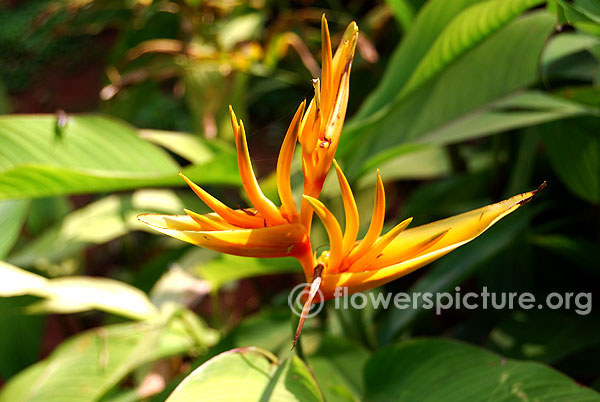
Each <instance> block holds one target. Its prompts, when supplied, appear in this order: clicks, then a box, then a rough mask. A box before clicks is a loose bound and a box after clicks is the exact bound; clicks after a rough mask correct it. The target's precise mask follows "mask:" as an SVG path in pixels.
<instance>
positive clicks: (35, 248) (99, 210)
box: [8, 190, 202, 270]
mask: <svg viewBox="0 0 600 402" xmlns="http://www.w3.org/2000/svg"><path fill="white" fill-rule="evenodd" d="M190 198H192V195H191V194H190ZM186 204H187V206H188V207H190V206H191V205H190V204H189V203H187V201H186V200H184V199H182V198H181V197H179V196H178V195H176V194H175V193H174V192H172V191H170V190H138V191H136V192H135V193H133V194H127V195H121V196H119V195H110V196H108V197H104V198H102V199H100V200H98V201H95V202H92V203H90V204H88V205H86V206H85V207H83V208H80V209H78V210H76V211H73V212H71V213H70V214H68V215H67V216H66V217H65V218H64V219H63V220H62V221H61V222H60V223H58V224H57V225H55V226H53V227H51V228H50V229H48V230H46V231H45V232H44V233H43V234H41V235H40V236H38V237H37V238H35V239H34V240H33V241H32V242H30V243H29V244H27V245H26V246H24V247H22V248H21V249H20V250H18V251H17V252H15V253H13V254H12V255H10V257H9V258H8V262H10V263H12V264H14V265H18V266H20V267H35V268H36V269H39V270H48V267H49V266H51V264H53V263H57V262H59V261H60V260H61V259H64V258H67V257H70V256H72V255H74V254H75V253H77V252H79V251H81V250H83V249H84V248H85V247H88V246H90V245H93V244H103V243H106V242H108V241H110V240H113V239H115V238H118V237H120V236H123V235H125V234H126V233H128V232H129V231H132V230H140V229H143V230H147V227H146V226H145V225H143V224H141V223H140V222H139V221H138V220H137V218H136V216H137V214H139V213H143V212H157V213H170V214H178V213H181V212H182V211H183V208H184V206H185V205H186ZM200 210H202V209H200Z"/></svg>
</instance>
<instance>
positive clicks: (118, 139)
mask: <svg viewBox="0 0 600 402" xmlns="http://www.w3.org/2000/svg"><path fill="white" fill-rule="evenodd" d="M232 161H233V162H235V160H234V159H232ZM234 166H235V165H234V164H231V165H230V164H227V163H225V164H217V165H215V166H214V167H213V168H211V169H204V170H202V166H193V167H190V168H188V169H183V171H184V172H185V173H186V175H188V176H189V177H190V178H192V179H193V180H194V181H196V182H199V183H215V182H219V183H224V184H227V183H232V184H235V183H237V182H239V179H238V178H237V171H235V170H234V169H233V168H234ZM179 170H182V169H181V168H180V167H179V166H178V165H177V164H176V163H175V162H174V161H173V160H172V159H171V158H170V157H169V156H168V155H167V153H166V152H165V151H163V150H162V149H160V148H158V147H156V146H154V145H152V144H150V143H148V142H146V141H144V140H142V139H141V138H140V137H139V136H138V135H137V134H136V132H135V130H134V129H133V128H132V127H130V126H128V125H126V124H124V123H122V122H120V121H118V120H115V119H112V118H107V117H101V116H92V115H81V116H68V117H67V118H66V119H65V120H64V121H61V122H60V124H58V123H57V117H56V116H49V115H36V116H23V115H13V116H1V117H0V199H6V198H25V197H44V196H51V195H62V194H79V193H86V192H102V191H115V190H124V189H132V188H137V187H144V186H178V185H182V182H181V179H180V178H179V177H178V176H177V172H178V171H179Z"/></svg>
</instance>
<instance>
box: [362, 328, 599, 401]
mask: <svg viewBox="0 0 600 402" xmlns="http://www.w3.org/2000/svg"><path fill="white" fill-rule="evenodd" d="M365 381H366V388H367V393H366V396H367V398H366V399H367V400H369V401H373V402H376V401H423V402H427V401H472V402H477V401H490V400H493V401H513V400H515V401H517V400H523V401H524V400H529V401H535V400H540V401H541V400H543V401H567V400H571V401H598V400H600V396H599V395H598V394H597V393H596V392H595V391H593V390H591V389H588V388H584V387H582V386H580V385H579V384H577V383H576V382H575V381H573V380H572V379H570V378H568V377H566V376H564V375H563V374H561V373H559V372H557V371H555V370H553V369H551V368H550V367H547V366H545V365H542V364H539V363H531V362H522V361H517V360H511V359H505V358H503V357H502V356H499V355H497V354H495V353H491V352H488V351H486V350H484V349H481V348H478V347H474V346H471V345H468V344H464V343H457V342H454V341H449V340H441V339H415V340H409V341H406V342H402V343H400V344H398V345H394V346H390V347H386V348H384V349H381V350H379V351H378V352H377V353H376V354H375V355H374V356H373V357H372V358H371V359H370V360H369V361H368V362H367V365H366V368H365Z"/></svg>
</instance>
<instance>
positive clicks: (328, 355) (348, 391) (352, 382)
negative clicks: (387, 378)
mask: <svg viewBox="0 0 600 402" xmlns="http://www.w3.org/2000/svg"><path fill="white" fill-rule="evenodd" d="M368 358H369V352H367V351H366V350H365V349H364V348H363V347H362V346H360V345H359V344H355V343H353V342H350V341H348V340H347V339H346V338H331V337H326V338H324V339H323V342H322V343H321V345H320V346H319V349H318V350H317V352H316V353H315V354H313V355H310V356H309V357H308V358H307V361H308V364H309V365H310V367H311V369H312V371H313V373H314V375H315V378H317V380H318V382H319V385H320V386H321V389H322V390H323V394H324V396H325V400H326V401H328V402H332V401H359V400H361V398H362V396H363V395H364V392H365V389H364V379H363V376H362V373H363V369H364V366H365V363H366V361H367V359H368Z"/></svg>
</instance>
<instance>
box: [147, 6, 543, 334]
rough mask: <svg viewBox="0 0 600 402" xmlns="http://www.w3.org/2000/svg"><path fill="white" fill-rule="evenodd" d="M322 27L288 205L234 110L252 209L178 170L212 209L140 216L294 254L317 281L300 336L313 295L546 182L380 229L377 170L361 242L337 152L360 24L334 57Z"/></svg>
mask: <svg viewBox="0 0 600 402" xmlns="http://www.w3.org/2000/svg"><path fill="white" fill-rule="evenodd" d="M321 27H322V39H323V45H322V59H323V67H322V74H321V78H320V79H316V80H314V87H315V96H314V98H313V99H312V101H311V102H310V104H309V106H308V108H306V111H305V102H302V103H301V104H300V106H299V107H298V110H297V111H296V114H295V115H294V117H293V119H292V122H291V124H290V127H289V129H288V131H287V133H286V135H285V138H284V141H283V145H282V147H281V151H280V153H279V159H278V161H277V190H278V192H279V198H280V199H281V206H279V207H277V206H276V205H275V204H274V203H273V202H272V201H271V200H269V199H268V198H267V197H265V195H264V194H263V192H262V191H261V189H260V186H259V185H258V181H257V179H256V176H255V175H254V172H253V170H252V164H251V162H250V156H249V153H248V145H247V143H246V132H245V129H244V124H243V122H242V121H241V120H239V121H238V119H237V118H236V116H235V114H234V112H233V110H232V109H231V107H230V114H231V122H232V125H233V131H234V134H235V144H236V148H237V160H238V168H239V171H240V176H241V178H242V185H243V188H244V191H245V193H246V195H247V197H248V199H249V200H250V202H251V204H252V206H253V208H249V209H231V208H230V207H228V206H226V205H225V204H223V203H222V202H221V201H219V200H217V199H216V198H215V197H213V196H212V195H210V194H209V193H207V192H206V191H205V190H203V189H202V188H200V187H199V186H197V185H196V184H194V183H193V182H192V181H191V180H189V179H188V178H187V177H185V176H183V175H181V176H182V177H183V179H184V180H185V181H186V182H187V184H188V185H189V186H190V187H191V188H192V190H193V191H194V192H195V193H196V194H197V195H198V197H200V198H201V199H202V200H203V201H204V202H205V203H206V205H208V207H209V208H210V209H212V210H213V211H214V212H213V213H209V214H204V215H200V214H197V213H195V212H193V211H189V210H185V212H186V215H159V214H141V215H138V219H139V220H140V221H142V222H143V223H145V224H147V225H148V226H150V227H151V228H153V229H155V230H157V231H159V232H162V233H164V234H167V235H169V236H172V237H175V238H178V239H180V240H183V241H186V242H189V243H192V244H195V245H198V246H201V247H205V248H209V249H212V250H215V251H219V252H222V253H227V254H233V255H240V256H249V257H262V258H269V257H288V256H291V257H295V258H297V259H298V261H299V262H300V264H301V265H302V268H303V270H304V274H305V277H306V281H307V283H309V284H310V286H309V289H310V291H309V296H308V297H307V299H306V304H305V306H304V314H303V315H302V317H301V319H300V324H299V326H298V331H297V333H296V339H297V337H298V335H299V333H300V330H301V328H302V324H303V323H304V319H305V316H306V313H307V312H308V308H309V307H310V305H311V303H313V302H314V301H318V300H320V299H324V300H327V299H330V298H333V297H336V296H337V295H339V294H340V293H336V289H338V288H341V287H343V288H346V289H347V292H345V293H346V294H352V293H355V292H360V291H364V290H367V289H371V288H374V287H376V286H380V285H383V284H385V283H387V282H390V281H393V280H394V279H397V278H399V277H401V276H404V275H406V274H408V273H410V272H412V271H414V270H416V269H418V268H420V267H422V266H424V265H426V264H428V263H430V262H432V261H434V260H436V259H438V258H440V257H442V256H444V255H446V254H447V253H449V252H450V251H452V250H454V249H455V248H457V247H460V246H462V245H463V244H465V243H468V242H469V241H471V240H473V239H474V238H476V237H477V236H479V235H480V234H481V233H483V232H484V231H485V230H487V229H488V228H489V227H490V226H492V225H493V224H494V223H496V222H497V221H498V220H499V219H501V218H503V217H504V216H506V215H508V214H509V213H511V212H513V211H515V210H516V209H517V208H519V207H520V206H521V205H523V204H524V203H526V202H528V201H529V200H531V198H532V197H533V196H534V195H535V194H536V192H537V191H539V190H540V189H541V188H543V187H544V186H545V183H544V184H542V186H540V188H538V190H535V191H530V192H526V193H523V194H520V195H516V196H514V197H512V198H509V199H507V200H504V201H501V202H498V203H496V204H492V205H488V206H485V207H483V208H479V209H475V210H473V211H470V212H466V213H463V214H460V215H457V216H454V217H451V218H447V219H443V220H440V221H437V222H434V223H430V224H427V225H423V226H419V227H416V228H412V229H407V227H408V225H409V224H410V222H411V220H412V218H409V219H405V220H404V221H402V222H400V223H399V224H398V225H396V226H395V227H394V228H393V229H391V230H390V231H389V232H387V233H385V234H383V235H382V234H381V231H382V228H383V223H384V219H385V216H384V215H385V191H384V187H383V182H382V180H381V177H380V175H379V172H378V173H377V184H376V190H375V203H374V207H373V215H372V218H371V223H370V226H369V229H368V231H367V233H366V235H365V236H364V238H363V239H362V240H360V241H357V239H356V237H357V234H358V229H359V216H358V209H357V207H356V202H355V199H354V196H353V194H352V190H351V188H350V185H349V184H348V181H347V180H346V177H345V176H344V173H343V172H342V170H341V169H340V167H339V166H338V164H337V163H336V162H335V161H334V156H335V151H336V149H337V146H338V144H339V138H340V134H341V131H342V125H343V122H344V118H345V114H346V106H347V103H348V89H349V86H348V85H349V74H350V67H351V65H352V59H353V57H354V51H355V47H356V40H357V37H358V28H357V26H356V24H355V23H354V22H352V23H351V24H350V25H349V26H348V28H347V29H346V31H345V33H344V35H343V37H342V41H341V43H340V45H339V47H338V49H337V50H336V52H335V55H332V51H331V42H330V37H329V29H328V27H327V21H326V19H325V17H323V19H322V23H321ZM297 142H299V143H300V145H301V147H302V170H303V173H304V192H303V195H302V201H301V206H300V210H298V208H297V205H296V202H295V200H294V198H293V196H292V189H291V184H290V170H291V164H292V158H293V154H294V150H295V148H296V143H297ZM332 163H334V165H335V169H336V173H337V178H338V182H339V186H340V190H341V194H342V199H343V204H344V210H345V227H344V231H343V232H342V229H341V227H340V224H339V223H338V220H337V219H336V218H335V216H334V215H333V214H332V213H331V212H330V211H329V210H328V209H327V208H326V207H325V205H324V204H323V203H322V202H321V201H319V200H318V199H317V198H318V196H319V194H320V193H321V189H322V187H323V182H324V180H325V177H326V176H327V173H328V172H329V170H330V167H331V164H332ZM313 212H314V213H316V214H317V216H318V217H319V218H320V220H321V221H322V222H323V225H324V226H325V229H326V231H327V234H328V236H329V242H330V248H329V250H327V251H324V252H323V253H321V255H319V256H316V255H315V254H314V253H313V250H312V246H311V242H310V227H311V220H312V214H313ZM318 291H320V292H318ZM319 293H320V295H319ZM296 339H295V340H294V343H295V341H296Z"/></svg>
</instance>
